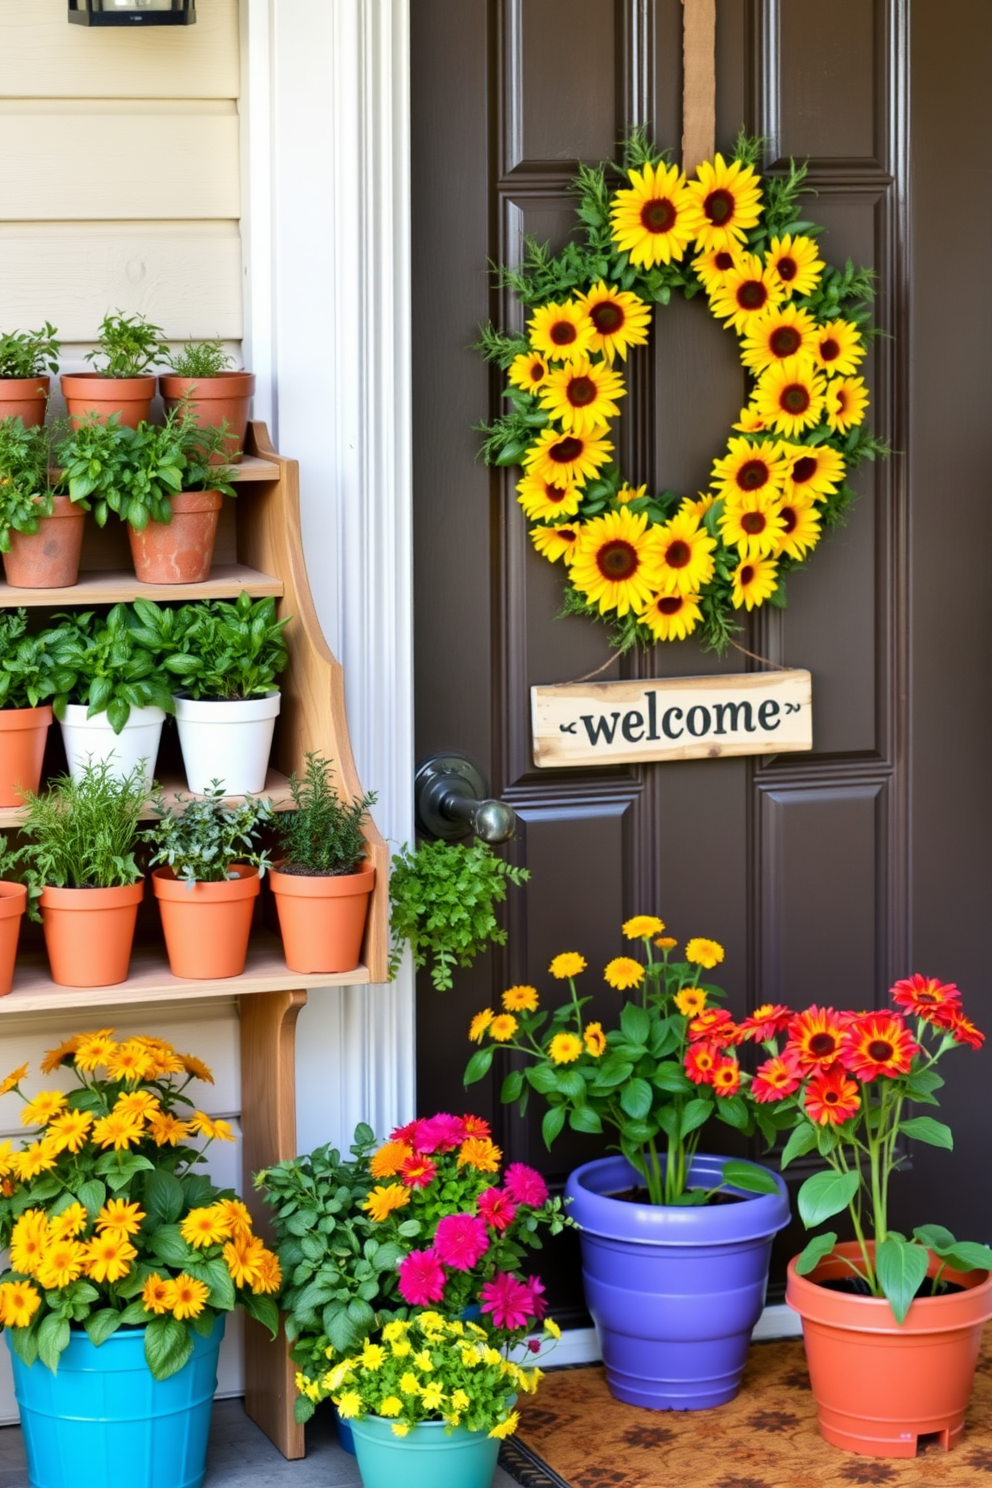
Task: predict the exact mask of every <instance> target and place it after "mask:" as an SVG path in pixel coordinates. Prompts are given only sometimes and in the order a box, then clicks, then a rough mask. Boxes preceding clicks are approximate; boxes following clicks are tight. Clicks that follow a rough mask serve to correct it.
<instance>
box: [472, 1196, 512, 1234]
mask: <svg viewBox="0 0 992 1488" xmlns="http://www.w3.org/2000/svg"><path fill="white" fill-rule="evenodd" d="M479 1213H480V1214H481V1215H482V1218H483V1219H484V1220H485V1221H486V1224H487V1225H490V1226H491V1227H492V1229H494V1230H498V1231H499V1232H500V1233H501V1234H502V1232H503V1231H504V1230H508V1229H509V1228H510V1226H511V1224H512V1223H513V1221H514V1219H515V1218H516V1213H517V1206H516V1204H515V1203H514V1202H513V1200H512V1199H511V1198H510V1195H509V1194H508V1193H504V1191H503V1190H502V1189H501V1188H484V1189H483V1190H482V1192H481V1193H480V1195H479Z"/></svg>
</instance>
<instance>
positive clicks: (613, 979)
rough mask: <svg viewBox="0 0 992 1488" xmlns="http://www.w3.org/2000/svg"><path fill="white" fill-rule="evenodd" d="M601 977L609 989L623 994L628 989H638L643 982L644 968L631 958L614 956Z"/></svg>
mask: <svg viewBox="0 0 992 1488" xmlns="http://www.w3.org/2000/svg"><path fill="white" fill-rule="evenodd" d="M603 976H604V977H605V979H606V981H607V982H609V984H610V986H611V987H614V988H616V990H617V991H618V992H625V991H626V990H627V988H628V987H639V986H640V985H641V983H642V982H643V980H644V967H643V966H642V965H641V963H640V961H635V960H634V958H633V957H632V956H614V958H613V960H612V961H610V962H608V963H607V965H606V968H605V970H604V971H603Z"/></svg>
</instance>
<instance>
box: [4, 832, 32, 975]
mask: <svg viewBox="0 0 992 1488" xmlns="http://www.w3.org/2000/svg"><path fill="white" fill-rule="evenodd" d="M27 907H28V890H27V885H26V884H24V883H21V882H20V875H19V872H18V867H17V854H16V853H11V852H9V851H8V849H7V839H6V837H0V997H5V996H6V995H7V993H8V992H10V990H11V989H12V987H13V985H14V963H15V961H16V960H17V942H18V940H19V938H20V933H21V917H22V915H23V914H24V911H25V910H26V909H27Z"/></svg>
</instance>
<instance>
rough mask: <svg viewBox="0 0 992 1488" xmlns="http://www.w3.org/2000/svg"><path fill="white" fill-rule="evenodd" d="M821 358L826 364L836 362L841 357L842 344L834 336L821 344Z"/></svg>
mask: <svg viewBox="0 0 992 1488" xmlns="http://www.w3.org/2000/svg"><path fill="white" fill-rule="evenodd" d="M820 356H821V357H822V358H823V360H824V361H825V362H835V361H836V360H837V358H838V357H839V356H840V343H839V342H838V341H835V340H834V338H833V336H828V337H827V339H826V340H825V341H821V342H820Z"/></svg>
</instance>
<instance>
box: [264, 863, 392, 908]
mask: <svg viewBox="0 0 992 1488" xmlns="http://www.w3.org/2000/svg"><path fill="white" fill-rule="evenodd" d="M285 861H286V860H285V858H280V859H279V862H277V863H273V865H272V867H271V868H270V869H269V882H270V884H271V885H272V892H273V894H287V895H289V896H290V897H292V898H295V899H345V898H349V899H350V898H353V897H354V896H355V895H358V894H371V892H372V890H373V889H374V888H375V864H374V863H372V862H369V861H366V862H364V863H363V864H362V866H361V867H360V868H359V870H358V872H357V873H286V872H285V871H282V870H281V865H282V864H283V863H284V862H285Z"/></svg>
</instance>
